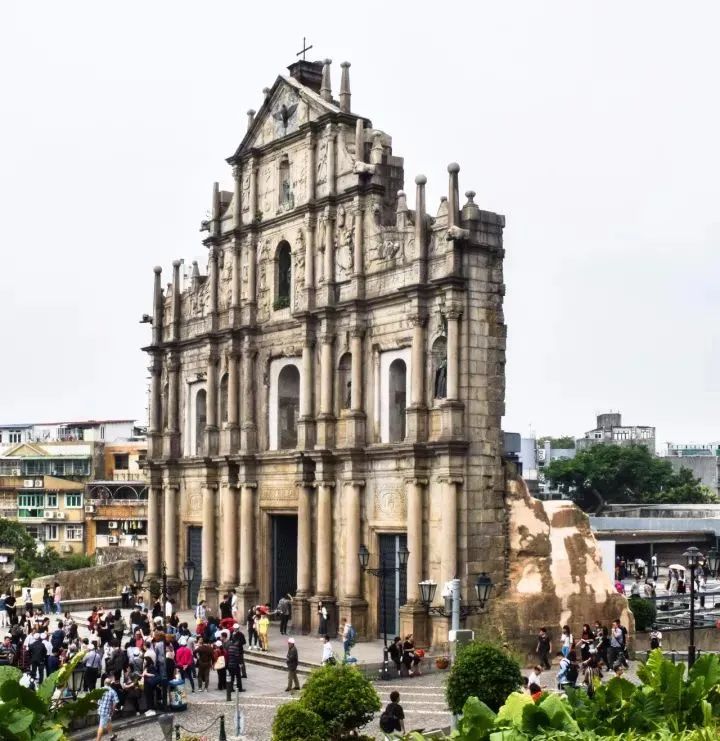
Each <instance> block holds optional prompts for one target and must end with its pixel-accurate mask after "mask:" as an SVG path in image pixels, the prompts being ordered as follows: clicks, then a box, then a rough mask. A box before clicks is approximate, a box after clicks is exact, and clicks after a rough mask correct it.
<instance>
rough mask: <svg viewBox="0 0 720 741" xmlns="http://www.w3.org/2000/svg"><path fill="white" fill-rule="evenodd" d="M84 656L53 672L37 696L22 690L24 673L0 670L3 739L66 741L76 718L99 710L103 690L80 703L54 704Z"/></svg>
mask: <svg viewBox="0 0 720 741" xmlns="http://www.w3.org/2000/svg"><path fill="white" fill-rule="evenodd" d="M83 656H84V654H82V653H80V654H77V655H76V656H75V657H74V658H73V660H72V661H70V662H69V663H68V664H66V665H65V666H63V667H62V668H61V669H59V670H58V671H56V672H53V673H52V674H51V675H50V676H49V677H47V678H46V679H45V681H44V682H43V683H42V684H41V685H40V687H39V689H38V690H37V692H33V691H32V690H29V689H27V688H26V687H22V686H20V677H21V676H22V673H21V672H20V670H19V669H16V668H15V667H10V666H3V667H0V700H1V701H2V702H0V738H2V739H7V741H30V740H31V739H32V741H64V740H65V739H68V736H67V733H66V731H67V728H68V727H69V726H70V723H71V721H72V720H73V719H74V718H78V717H81V716H85V715H87V714H88V713H89V712H90V711H91V710H94V709H95V708H96V707H97V700H98V698H99V697H100V696H101V695H102V693H103V691H104V690H102V689H98V690H94V691H93V692H88V693H87V694H86V695H84V696H83V697H81V698H80V699H79V700H68V701H65V702H62V703H58V702H57V701H55V700H53V699H52V698H53V695H54V693H55V690H56V689H60V691H61V692H62V691H63V690H64V689H65V687H66V685H67V683H68V681H69V679H70V677H71V676H72V672H73V669H74V668H75V666H76V665H77V664H78V663H80V661H82V659H83Z"/></svg>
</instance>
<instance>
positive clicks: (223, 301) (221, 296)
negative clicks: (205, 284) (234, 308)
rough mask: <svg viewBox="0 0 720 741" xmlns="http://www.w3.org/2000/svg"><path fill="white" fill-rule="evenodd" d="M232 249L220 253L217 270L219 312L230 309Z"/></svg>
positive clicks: (227, 248)
mask: <svg viewBox="0 0 720 741" xmlns="http://www.w3.org/2000/svg"><path fill="white" fill-rule="evenodd" d="M232 263H233V253H232V249H230V248H229V247H226V248H225V249H224V250H222V251H221V252H220V257H219V264H218V269H219V272H220V284H219V286H218V305H219V308H220V310H221V311H222V310H224V309H228V308H230V301H231V299H232Z"/></svg>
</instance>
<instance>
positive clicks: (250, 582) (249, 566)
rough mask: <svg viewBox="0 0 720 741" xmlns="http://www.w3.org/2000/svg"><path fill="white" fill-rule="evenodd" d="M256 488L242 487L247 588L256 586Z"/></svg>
mask: <svg viewBox="0 0 720 741" xmlns="http://www.w3.org/2000/svg"><path fill="white" fill-rule="evenodd" d="M256 486H257V485H256V484H255V483H251V482H248V481H246V482H244V483H243V484H242V485H241V487H240V584H242V585H243V586H246V587H250V586H254V584H255V579H254V575H255V568H254V566H255V565H254V560H253V559H254V554H255V546H254V543H255V488H256ZM298 527H299V524H298ZM298 540H299V534H298Z"/></svg>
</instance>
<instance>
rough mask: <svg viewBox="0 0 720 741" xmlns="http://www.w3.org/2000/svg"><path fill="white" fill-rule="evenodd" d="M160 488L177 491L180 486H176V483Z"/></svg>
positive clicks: (165, 484) (166, 484)
mask: <svg viewBox="0 0 720 741" xmlns="http://www.w3.org/2000/svg"><path fill="white" fill-rule="evenodd" d="M162 486H163V489H179V488H180V484H176V483H172V484H170V483H164V484H163V485H162Z"/></svg>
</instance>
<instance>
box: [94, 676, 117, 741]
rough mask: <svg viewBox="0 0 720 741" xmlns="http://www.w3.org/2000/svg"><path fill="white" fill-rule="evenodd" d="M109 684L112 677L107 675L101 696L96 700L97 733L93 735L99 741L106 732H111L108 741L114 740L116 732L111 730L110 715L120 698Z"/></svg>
mask: <svg viewBox="0 0 720 741" xmlns="http://www.w3.org/2000/svg"><path fill="white" fill-rule="evenodd" d="M111 684H112V679H111V678H110V677H108V678H107V679H106V680H105V687H104V691H103V694H102V697H101V698H100V699H99V700H98V705H97V713H98V729H97V735H96V736H95V739H96V741H100V739H101V738H102V737H103V736H104V735H105V734H106V733H107V734H108V735H110V734H112V735H110V741H115V739H116V738H117V734H116V733H113V732H112V716H113V712H115V707H116V706H117V704H118V702H120V698H118V695H117V692H115V690H114V689H113V688H112V687H111V686H110V685H111Z"/></svg>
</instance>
